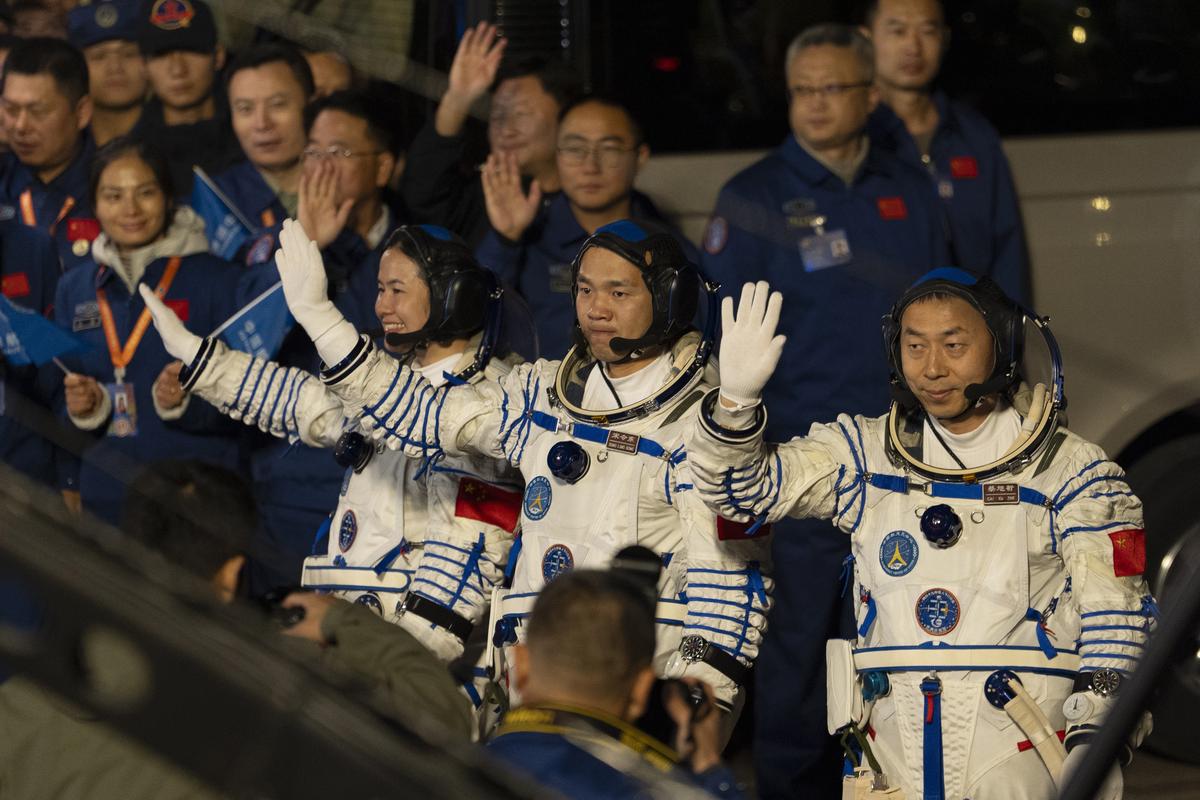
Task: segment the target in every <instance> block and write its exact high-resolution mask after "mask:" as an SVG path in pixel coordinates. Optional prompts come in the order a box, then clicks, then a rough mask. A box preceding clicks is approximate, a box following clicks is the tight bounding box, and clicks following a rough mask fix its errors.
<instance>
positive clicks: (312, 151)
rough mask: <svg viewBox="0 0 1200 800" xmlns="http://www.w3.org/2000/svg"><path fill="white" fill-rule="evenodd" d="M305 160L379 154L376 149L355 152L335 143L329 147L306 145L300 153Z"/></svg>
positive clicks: (363, 156) (349, 157)
mask: <svg viewBox="0 0 1200 800" xmlns="http://www.w3.org/2000/svg"><path fill="white" fill-rule="evenodd" d="M301 155H302V156H303V157H304V160H306V161H323V160H324V159H326V158H341V159H347V160H349V159H351V158H366V157H367V156H377V155H379V151H378V150H368V151H366V152H364V153H356V152H354V151H353V150H351V149H350V148H349V147H341V146H339V145H336V144H331V145H329V147H311V146H310V147H306V148H304V151H303V152H302V153H301Z"/></svg>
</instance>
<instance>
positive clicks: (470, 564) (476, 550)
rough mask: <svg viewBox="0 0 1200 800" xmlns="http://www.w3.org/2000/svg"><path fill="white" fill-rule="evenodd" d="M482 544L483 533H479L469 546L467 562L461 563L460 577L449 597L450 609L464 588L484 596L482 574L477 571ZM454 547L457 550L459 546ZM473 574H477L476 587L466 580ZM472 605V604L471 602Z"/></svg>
mask: <svg viewBox="0 0 1200 800" xmlns="http://www.w3.org/2000/svg"><path fill="white" fill-rule="evenodd" d="M483 544H484V539H483V534H482V533H480V534H479V538H478V539H476V540H475V545H474V546H473V547H472V548H471V550H470V552H469V553H468V555H467V563H465V564H462V565H461V566H462V568H463V572H462V577H461V578H459V581H458V588H457V589H455V591H454V594H453V595H451V597H450V608H451V609H453V608H454V604H455V603H456V602H458V600H460V599H462V593H463V590H464V589H470V590H471V591H473V592H475V593H477V594H478V595H479V596H480V597H483V596H484V585H483V574H482V573H481V572H480V571H479V556H480V555H481V554H482V553H483ZM455 549H456V550H457V549H459V548H455ZM475 575H478V576H479V586H478V587H475V586H470V585H469V584H468V581H469V580H470V579H471V578H472V577H473V576H475ZM472 605H474V604H473V603H472Z"/></svg>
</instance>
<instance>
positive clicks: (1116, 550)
mask: <svg viewBox="0 0 1200 800" xmlns="http://www.w3.org/2000/svg"><path fill="white" fill-rule="evenodd" d="M1108 538H1109V539H1112V548H1113V573H1114V574H1116V576H1117V577H1118V578H1124V577H1126V576H1129V575H1141V574H1142V573H1143V572H1145V571H1146V532H1145V531H1144V530H1137V529H1132V530H1127V531H1113V532H1112V533H1110V534H1109V535H1108Z"/></svg>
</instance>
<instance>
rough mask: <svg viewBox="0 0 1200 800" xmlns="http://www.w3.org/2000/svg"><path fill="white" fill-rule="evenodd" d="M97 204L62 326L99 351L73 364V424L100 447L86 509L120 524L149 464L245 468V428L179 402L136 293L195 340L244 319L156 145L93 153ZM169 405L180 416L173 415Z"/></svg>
mask: <svg viewBox="0 0 1200 800" xmlns="http://www.w3.org/2000/svg"><path fill="white" fill-rule="evenodd" d="M93 175H94V177H93V181H92V185H93V190H92V199H93V202H95V203H96V209H97V214H98V216H99V219H100V225H101V228H102V234H101V235H100V237H98V238H97V239H96V246H95V248H94V252H93V258H92V259H91V260H90V263H88V264H86V265H84V266H80V267H79V268H78V269H75V270H72V271H71V272H68V273H67V274H66V275H64V276H63V278H62V280H60V281H59V284H58V292H57V295H56V298H55V303H54V314H55V319H56V321H57V322H58V323H59V325H61V326H62V327H63V328H65V329H67V330H70V331H74V332H75V333H76V334H77V335H79V336H80V337H82V338H83V339H84V340H85V341H86V342H88V343H89V344H91V346H92V348H91V350H90V351H89V352H88V353H85V354H83V355H80V356H75V357H70V358H64V361H65V362H66V363H67V365H68V366H69V367H70V368H71V370H72V372H71V373H70V374H69V375H67V377H66V378H65V379H64V381H63V384H64V387H65V395H66V397H65V402H66V411H67V415H68V417H69V418H70V420H71V422H73V423H74V424H75V426H76V427H78V428H80V429H82V430H86V431H95V432H96V433H97V434H98V435H100V436H102V438H101V439H99V440H98V441H97V442H96V444H95V445H93V446H92V447H91V448H90V449H89V450H88V451H87V452H86V453H85V455H84V456H83V462H82V465H81V467H80V475H79V490H80V494H81V495H82V499H83V505H84V508H85V509H87V510H90V511H92V512H93V513H95V514H97V515H99V516H100V517H101V518H103V519H106V520H108V521H110V522H118V521H119V520H120V514H121V508H122V504H123V500H124V496H125V485H124V484H125V482H127V481H128V480H130V479H131V478H132V477H133V475H134V474H135V473H136V471H137V468H138V466H139V465H140V464H144V463H149V462H153V461H159V460H164V459H170V458H178V456H179V454H180V453H187V454H188V455H189V457H191V458H198V459H201V460H205V461H211V462H213V463H217V464H219V465H222V466H227V467H233V466H236V464H237V437H236V430H237V429H236V426H235V425H234V424H233V423H231V422H229V421H228V420H224V419H223V418H222V417H221V415H220V414H219V413H217V411H216V409H214V408H212V407H211V406H208V405H206V404H202V403H183V404H179V403H177V402H175V401H176V400H177V399H178V396H179V395H181V394H182V391H181V389H180V388H179V381H178V373H179V370H178V366H175V367H174V368H173V369H172V368H169V367H168V366H167V365H168V364H169V363H171V358H170V356H168V355H167V351H166V350H165V349H164V348H163V344H162V340H161V339H160V338H159V336H158V334H157V333H156V332H155V331H154V330H153V329H152V328H151V325H150V322H151V319H150V312H149V310H147V309H146V308H145V306H144V304H143V302H142V298H141V297H139V296H138V293H137V286H138V284H140V283H143V282H144V283H146V284H148V285H150V286H153V287H154V289H155V291H156V292H157V293H158V294H159V295H160V296H161V297H162V298H163V301H164V302H165V303H167V304H168V305H170V306H171V307H172V308H174V309H175V312H176V314H178V315H179V317H180V318H181V319H183V320H185V324H187V325H188V326H189V327H190V328H191V329H192V330H193V331H196V332H199V333H205V334H207V333H209V332H211V331H212V330H213V329H214V328H216V327H217V326H218V325H220V324H221V323H222V322H223V321H225V320H226V319H227V318H228V317H229V316H230V315H231V314H232V313H233V311H234V310H235V306H234V302H233V300H234V293H235V291H236V287H237V270H236V268H235V267H233V265H231V264H228V263H227V262H224V261H221V260H220V259H218V258H216V257H214V256H211V255H209V254H208V242H207V240H206V239H205V238H204V225H203V223H201V222H200V219H199V218H198V217H197V216H196V215H195V214H194V213H193V212H192V210H191V209H189V208H187V207H180V208H177V209H175V208H173V207H172V203H171V199H170V198H171V183H170V180H171V179H170V173H169V168H168V167H167V164H166V160H165V159H164V158H163V157H162V156H161V155H160V154H158V153H156V152H154V151H152V150H151V149H150V147H149V145H145V144H138V143H136V142H133V141H132V140H130V139H128V138H122V139H115V140H113V141H112V142H110V143H109V144H108V145H106V146H105V147H104V148H103V149H101V150H100V151H99V152H98V153H97V154H96V162H95V165H94V167H93ZM166 406H173V408H171V409H170V410H167V409H166V408H165V407H166Z"/></svg>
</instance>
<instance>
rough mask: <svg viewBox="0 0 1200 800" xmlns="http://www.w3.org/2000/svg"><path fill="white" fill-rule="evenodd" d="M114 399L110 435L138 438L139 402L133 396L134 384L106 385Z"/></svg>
mask: <svg viewBox="0 0 1200 800" xmlns="http://www.w3.org/2000/svg"><path fill="white" fill-rule="evenodd" d="M104 388H105V389H107V390H108V395H109V397H111V398H112V421H111V422H109V423H108V435H109V436H116V437H117V438H120V439H123V438H125V437H127V436H137V402H136V401H135V399H134V396H133V384H132V383H109V384H105V387H104Z"/></svg>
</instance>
